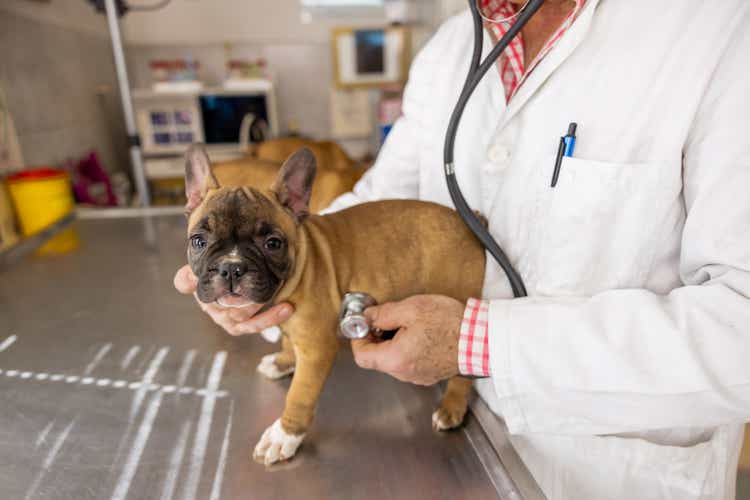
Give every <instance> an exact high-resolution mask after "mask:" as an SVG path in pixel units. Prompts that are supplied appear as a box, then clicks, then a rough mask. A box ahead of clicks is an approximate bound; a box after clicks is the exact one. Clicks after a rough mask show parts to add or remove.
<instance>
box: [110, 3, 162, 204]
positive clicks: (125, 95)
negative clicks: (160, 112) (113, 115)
mask: <svg viewBox="0 0 750 500" xmlns="http://www.w3.org/2000/svg"><path fill="white" fill-rule="evenodd" d="M104 7H105V9H106V10H107V23H108V24H109V35H110V37H111V38H112V53H113V54H114V57H115V70H116V71H117V82H118V84H119V86H120V99H121V100H122V111H123V114H124V115H125V128H126V129H127V133H128V143H129V146H130V163H131V165H132V166H133V178H134V179H135V187H136V190H137V191H138V197H139V198H140V200H141V205H143V206H144V207H148V206H150V205H151V196H150V195H149V192H148V184H147V183H146V173H145V171H144V169H143V157H142V156H141V141H140V138H139V137H138V131H137V130H136V128H135V118H134V117H133V101H132V100H131V99H130V82H129V80H128V69H127V67H126V66H125V54H124V53H123V51H122V39H121V37H120V25H119V24H118V21H117V8H116V7H115V0H104Z"/></svg>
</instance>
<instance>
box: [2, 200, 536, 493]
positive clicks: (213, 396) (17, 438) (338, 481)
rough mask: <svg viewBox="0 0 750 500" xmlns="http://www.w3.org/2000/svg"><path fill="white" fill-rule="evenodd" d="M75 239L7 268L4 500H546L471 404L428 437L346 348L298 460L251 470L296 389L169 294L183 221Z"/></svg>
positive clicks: (88, 232)
mask: <svg viewBox="0 0 750 500" xmlns="http://www.w3.org/2000/svg"><path fill="white" fill-rule="evenodd" d="M157 212H158V211H157ZM151 213H153V212H151ZM115 215H117V213H116V212H115ZM120 215H121V214H120ZM74 224H75V225H76V226H77V228H78V231H79V233H80V236H81V241H82V244H81V248H80V249H79V250H78V251H76V252H74V253H71V254H69V255H63V256H57V257H45V258H42V257H36V256H33V255H27V256H23V255H20V254H21V253H22V252H20V251H18V250H16V251H14V252H8V253H6V254H4V255H2V256H0V498H2V499H8V500H11V499H24V498H27V499H71V500H73V499H74V500H84V499H106V498H113V499H125V498H128V499H170V498H174V499H184V500H193V499H201V500H203V499H211V500H213V499H218V498H222V499H261V500H265V499H279V500H282V499H283V500H287V499H326V500H327V499H347V500H349V499H370V498H372V499H379V500H380V499H410V500H413V499H430V500H437V499H446V500H448V499H451V500H455V499H463V498H466V499H472V500H477V499H489V498H503V499H520V498H531V499H536V498H541V495H540V493H539V489H538V487H537V486H536V484H535V483H534V481H533V479H532V478H531V477H530V475H529V474H528V472H527V471H526V469H525V468H524V467H523V465H522V464H521V462H520V461H519V460H518V457H517V455H516V454H515V452H514V451H513V449H512V448H511V447H510V445H509V442H508V440H507V436H506V435H505V429H504V426H503V423H502V422H501V421H500V420H499V419H497V418H496V417H495V416H494V415H492V414H491V413H490V412H489V410H488V409H487V408H486V406H485V405H484V404H483V403H482V402H481V401H477V402H476V403H475V405H474V412H473V414H472V415H469V417H468V420H467V424H466V426H465V427H464V428H463V429H461V430H458V431H454V432H449V433H443V434H441V433H436V432H433V431H432V429H431V427H430V415H431V412H432V410H433V407H434V405H435V402H436V400H437V396H438V393H437V392H436V390H435V389H434V388H419V387H413V386H410V385H407V384H402V383H399V382H397V381H395V380H393V379H391V378H389V377H387V376H385V375H382V374H378V373H374V372H369V371H364V370H360V369H357V367H356V366H355V365H354V363H353V361H352V357H351V352H350V351H349V350H348V348H345V349H342V352H341V354H340V355H339V360H338V362H337V364H336V367H335V369H334V372H333V374H332V376H331V378H330V380H329V382H328V384H327V385H326V387H325V390H324V393H323V396H322V399H321V401H320V404H319V410H318V413H317V417H316V420H315V422H314V424H313V427H312V429H311V431H310V433H309V434H308V437H307V439H306V440H305V443H304V444H303V446H302V448H301V449H300V451H299V453H298V455H297V456H296V457H295V458H294V459H293V460H292V461H290V462H288V463H286V464H282V465H279V466H275V467H272V468H270V469H266V468H265V467H263V466H261V465H258V464H256V463H255V462H253V461H252V460H251V459H250V452H251V450H252V447H253V446H254V445H255V442H256V441H257V440H258V438H259V437H260V435H261V433H262V432H263V430H264V429H265V428H266V426H268V425H269V424H270V423H272V422H273V421H274V419H275V418H277V417H278V415H279V414H280V412H281V409H282V407H283V404H284V396H285V393H286V389H287V388H288V386H289V380H284V381H278V382H272V381H268V380H266V379H264V378H262V377H261V376H259V375H257V374H256V372H255V366H256V365H257V363H258V361H259V360H260V358H261V357H262V356H263V355H264V354H268V353H270V352H273V351H274V350H276V349H277V347H278V346H276V345H272V344H269V343H267V342H265V341H264V340H263V339H262V338H260V336H248V337H243V338H233V337H230V336H228V335H226V334H224V333H222V332H221V331H220V330H219V329H218V327H216V326H215V325H214V324H213V323H212V322H211V321H210V319H209V318H207V317H206V316H205V315H203V314H202V313H201V312H200V310H199V309H198V308H197V307H196V305H195V303H194V302H193V299H192V298H190V297H184V296H181V295H179V294H178V293H177V292H176V291H175V290H174V289H173V287H172V276H173V274H174V271H175V270H176V269H177V268H178V266H180V265H181V264H182V263H183V262H184V261H185V235H184V218H183V217H181V216H175V215H158V216H154V215H149V216H142V215H141V216H137V217H133V216H125V217H99V216H97V217H95V218H86V219H84V220H78V221H76V222H75V223H74ZM26 246H27V247H29V248H31V247H33V245H31V244H27V245H26Z"/></svg>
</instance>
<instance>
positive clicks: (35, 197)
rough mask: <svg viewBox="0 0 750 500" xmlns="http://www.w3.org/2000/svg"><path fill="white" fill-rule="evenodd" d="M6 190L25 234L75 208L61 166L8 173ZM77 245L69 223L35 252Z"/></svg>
mask: <svg viewBox="0 0 750 500" xmlns="http://www.w3.org/2000/svg"><path fill="white" fill-rule="evenodd" d="M8 190H9V191H10V197H11V199H12V200H13V205H14V207H15V209H16V215H17V216H18V222H19V223H20V225H21V232H22V233H23V235H24V236H31V235H33V234H36V233H38V232H39V231H41V230H43V229H45V228H47V227H49V226H50V225H52V224H54V223H55V222H57V221H59V220H60V219H62V218H63V217H65V216H66V215H68V214H70V213H72V212H73V210H74V209H75V201H74V200H73V193H72V190H71V186H70V177H69V175H68V173H67V172H66V171H64V170H60V169H55V168H49V167H40V168H34V169H31V170H24V171H22V172H19V173H17V174H14V175H12V176H10V177H8ZM78 245H79V240H78V233H77V232H76V230H75V228H74V227H73V226H70V227H68V228H66V229H65V230H63V231H61V232H60V233H58V234H57V235H55V236H54V237H53V238H51V239H50V240H49V241H47V242H46V243H45V244H44V245H42V246H41V247H39V249H38V250H37V253H38V254H58V253H65V252H70V251H72V250H75V249H76V248H78Z"/></svg>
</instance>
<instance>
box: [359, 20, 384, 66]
mask: <svg viewBox="0 0 750 500" xmlns="http://www.w3.org/2000/svg"><path fill="white" fill-rule="evenodd" d="M354 44H355V47H356V51H357V56H356V57H357V74H358V75H366V74H368V73H376V74H381V73H383V71H384V70H385V53H384V52H385V31H383V30H357V31H355V32H354Z"/></svg>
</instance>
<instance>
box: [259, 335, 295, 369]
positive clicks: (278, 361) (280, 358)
mask: <svg viewBox="0 0 750 500" xmlns="http://www.w3.org/2000/svg"><path fill="white" fill-rule="evenodd" d="M295 362H296V358H295V355H294V346H293V345H292V341H291V340H289V337H288V336H286V335H284V336H283V337H282V338H281V351H279V352H276V353H274V354H268V355H266V356H263V359H261V360H260V363H258V368H257V370H258V372H259V373H260V374H261V375H263V376H264V377H266V378H268V379H271V380H278V379H280V378H284V377H286V376H287V375H291V374H292V373H294V366H295Z"/></svg>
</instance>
